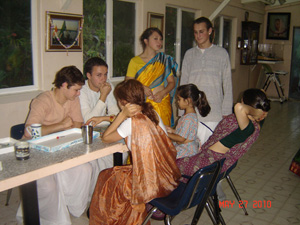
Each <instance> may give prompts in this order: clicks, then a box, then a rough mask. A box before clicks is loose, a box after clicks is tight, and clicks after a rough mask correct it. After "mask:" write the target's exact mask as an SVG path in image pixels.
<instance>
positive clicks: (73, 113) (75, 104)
mask: <svg viewBox="0 0 300 225" xmlns="http://www.w3.org/2000/svg"><path fill="white" fill-rule="evenodd" d="M69 115H70V117H71V118H72V120H73V121H75V122H83V117H82V114H81V108H80V101H79V98H78V97H77V98H76V99H75V100H74V101H72V102H71V104H70V113H69Z"/></svg>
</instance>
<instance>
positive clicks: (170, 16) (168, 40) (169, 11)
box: [165, 7, 177, 58]
mask: <svg viewBox="0 0 300 225" xmlns="http://www.w3.org/2000/svg"><path fill="white" fill-rule="evenodd" d="M176 24H177V9H176V8H172V7H166V32H165V53H166V54H167V55H170V56H172V57H173V58H175V54H176V49H175V43H176Z"/></svg>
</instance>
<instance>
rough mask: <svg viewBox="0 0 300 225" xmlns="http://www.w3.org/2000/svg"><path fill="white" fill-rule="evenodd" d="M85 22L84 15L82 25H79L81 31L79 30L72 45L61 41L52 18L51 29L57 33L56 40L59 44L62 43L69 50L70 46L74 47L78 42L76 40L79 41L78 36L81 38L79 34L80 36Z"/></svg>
mask: <svg viewBox="0 0 300 225" xmlns="http://www.w3.org/2000/svg"><path fill="white" fill-rule="evenodd" d="M83 23H84V19H83V17H82V25H81V26H80V27H79V31H78V34H77V36H76V38H75V40H74V41H73V43H72V44H71V45H67V46H66V45H65V44H64V43H62V42H61V40H60V38H59V37H58V35H57V28H55V27H54V24H53V22H52V20H51V19H50V24H51V30H53V33H54V35H55V38H56V40H57V41H58V42H59V44H60V45H61V46H63V47H64V48H65V49H66V50H67V52H68V50H69V49H70V48H72V47H73V46H74V45H75V44H76V42H77V41H78V38H79V36H80V34H81V32H82V29H83Z"/></svg>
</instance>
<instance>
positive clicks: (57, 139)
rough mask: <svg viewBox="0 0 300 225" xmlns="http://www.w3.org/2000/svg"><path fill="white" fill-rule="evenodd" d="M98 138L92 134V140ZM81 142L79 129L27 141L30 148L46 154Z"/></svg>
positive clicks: (97, 134)
mask: <svg viewBox="0 0 300 225" xmlns="http://www.w3.org/2000/svg"><path fill="white" fill-rule="evenodd" d="M99 136H100V134H99V133H98V132H93V139H95V138H97V137H99ZM81 142H83V140H82V134H81V129H79V128H73V129H70V130H66V131H61V132H58V133H53V134H49V135H46V136H43V137H40V138H37V139H33V140H30V141H29V143H30V145H31V148H35V149H38V150H42V151H46V152H55V151H58V150H61V149H64V148H67V147H70V146H72V145H75V144H78V143H81Z"/></svg>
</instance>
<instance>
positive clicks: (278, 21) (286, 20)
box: [266, 13, 291, 40]
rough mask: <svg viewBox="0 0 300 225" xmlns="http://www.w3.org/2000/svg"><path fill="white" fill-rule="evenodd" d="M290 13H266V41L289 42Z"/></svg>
mask: <svg viewBox="0 0 300 225" xmlns="http://www.w3.org/2000/svg"><path fill="white" fill-rule="evenodd" d="M290 20H291V13H268V24H267V37H266V38H267V39H278V40H289V34H290Z"/></svg>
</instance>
